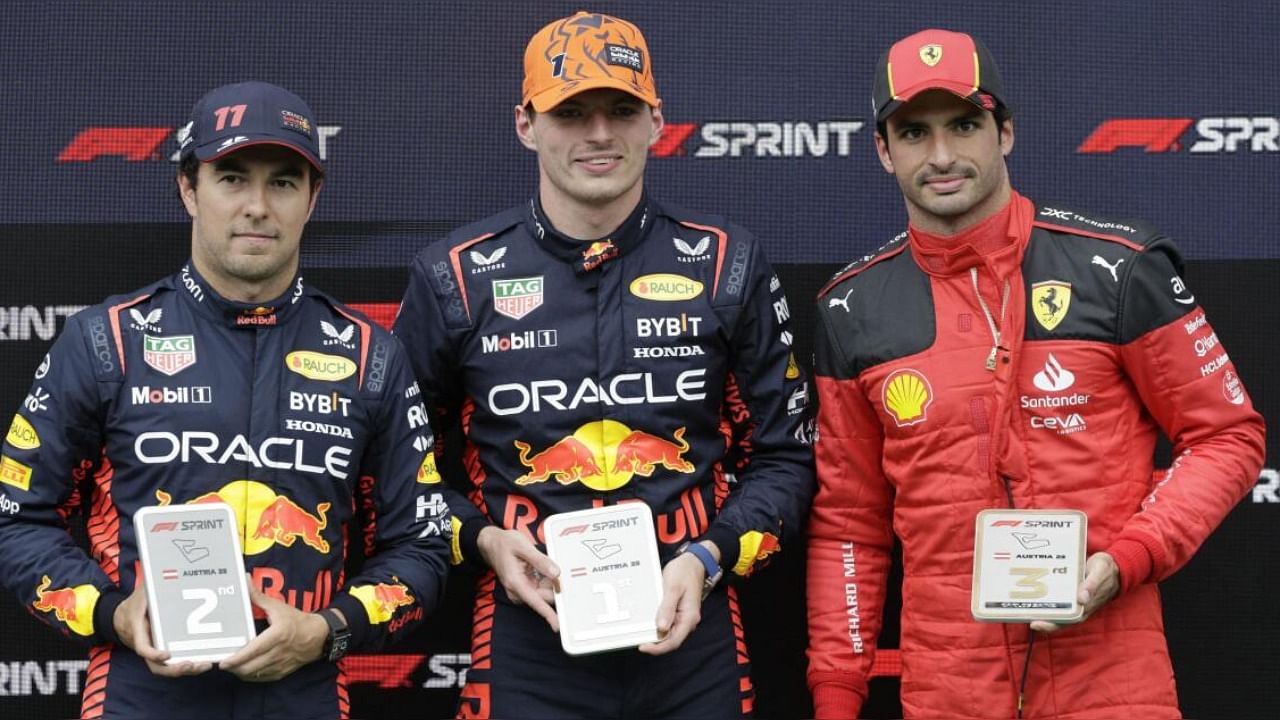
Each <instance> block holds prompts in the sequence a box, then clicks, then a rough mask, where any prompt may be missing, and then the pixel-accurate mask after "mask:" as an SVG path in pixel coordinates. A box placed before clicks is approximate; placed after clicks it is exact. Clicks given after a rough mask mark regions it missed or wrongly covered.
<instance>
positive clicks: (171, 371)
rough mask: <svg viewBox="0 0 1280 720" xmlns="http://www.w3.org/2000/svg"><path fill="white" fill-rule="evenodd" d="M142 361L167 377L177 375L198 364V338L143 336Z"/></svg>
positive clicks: (189, 336)
mask: <svg viewBox="0 0 1280 720" xmlns="http://www.w3.org/2000/svg"><path fill="white" fill-rule="evenodd" d="M142 359H143V360H144V361H146V363H147V364H148V365H150V366H151V367H153V368H155V369H156V370H159V371H160V372H162V373H164V374H165V375H177V374H178V373H180V372H182V371H183V370H186V369H187V368H189V367H191V366H192V365H195V364H196V338H195V336H194V335H174V336H171V337H155V336H153V335H143V336H142Z"/></svg>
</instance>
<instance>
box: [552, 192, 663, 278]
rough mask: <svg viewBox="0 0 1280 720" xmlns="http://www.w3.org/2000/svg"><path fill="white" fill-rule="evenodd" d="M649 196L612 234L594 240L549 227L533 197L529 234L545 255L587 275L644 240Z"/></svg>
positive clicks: (644, 197)
mask: <svg viewBox="0 0 1280 720" xmlns="http://www.w3.org/2000/svg"><path fill="white" fill-rule="evenodd" d="M650 205H651V203H650V202H649V196H648V195H642V196H641V197H640V202H639V203H638V204H637V205H636V208H635V209H634V210H632V211H631V214H630V215H628V216H627V219H626V220H623V221H622V224H621V225H619V226H618V229H616V230H614V231H613V232H612V233H610V234H608V235H606V236H604V237H602V238H599V239H596V240H578V239H575V238H571V237H569V236H568V235H565V234H564V233H561V232H560V231H559V230H556V228H555V226H554V225H552V224H551V220H550V219H548V218H547V214H546V213H545V212H543V210H542V203H540V202H538V198H537V197H536V196H535V197H533V198H530V200H529V217H528V219H527V222H528V225H529V232H530V234H532V235H533V237H534V239H535V240H537V241H538V244H539V245H541V246H542V247H543V248H544V249H545V250H546V251H547V252H549V253H551V254H552V255H554V256H556V257H558V258H560V259H561V260H563V261H565V262H567V263H570V264H572V265H573V271H574V272H575V273H576V274H578V275H583V274H585V273H589V272H591V271H592V270H595V269H596V268H598V267H600V266H601V265H603V264H604V263H606V262H609V261H610V260H613V259H614V258H618V257H621V256H623V255H626V254H627V253H628V252H630V250H631V249H632V248H634V247H635V246H637V245H639V244H640V242H641V241H642V240H643V239H644V232H645V229H646V228H648V227H649V225H650V224H651V223H650V222H649V218H650V217H651V216H652V215H653V213H652V212H650Z"/></svg>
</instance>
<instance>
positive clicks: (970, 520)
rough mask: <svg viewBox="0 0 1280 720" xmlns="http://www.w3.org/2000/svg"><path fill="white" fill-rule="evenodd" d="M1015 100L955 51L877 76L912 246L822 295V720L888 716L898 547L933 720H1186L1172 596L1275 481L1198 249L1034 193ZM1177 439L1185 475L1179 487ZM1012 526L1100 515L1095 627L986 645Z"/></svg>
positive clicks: (1093, 565) (913, 647) (976, 55)
mask: <svg viewBox="0 0 1280 720" xmlns="http://www.w3.org/2000/svg"><path fill="white" fill-rule="evenodd" d="M939 56H940V60H939ZM949 59H950V61H951V62H950V64H949V62H948V60H949ZM975 59H976V62H975ZM930 61H932V62H933V64H930ZM979 69H980V75H975V73H977V72H978V70H979ZM890 73H892V74H890ZM888 88H893V90H892V91H890V90H888ZM895 93H896V94H895ZM1001 94H1002V93H1001V89H1000V87H999V76H998V74H997V73H996V71H995V67H994V64H993V63H992V62H991V61H990V58H989V56H988V55H987V53H986V51H985V49H984V48H982V46H981V45H980V44H978V43H976V42H975V41H974V40H973V39H972V38H970V37H969V36H967V35H961V34H958V33H950V32H945V31H938V30H928V31H924V32H922V33H919V34H917V35H914V36H911V37H909V38H906V39H904V40H902V41H901V42H899V43H898V44H896V45H895V46H894V47H893V49H892V50H891V51H890V52H889V53H888V55H887V62H886V61H882V63H881V68H880V74H879V75H878V76H877V92H876V108H877V111H878V116H877V120H878V121H879V123H880V125H879V131H878V132H877V135H876V143H877V148H878V150H879V154H880V159H881V162H882V164H884V166H885V168H886V170H888V171H889V172H891V173H893V174H894V175H895V176H896V177H897V179H898V181H899V185H900V186H901V187H902V189H903V193H904V197H905V199H906V203H907V209H908V215H909V217H910V221H911V222H910V225H909V228H908V230H907V232H905V233H903V234H902V235H899V236H898V237H896V238H894V239H893V240H892V241H890V242H889V243H888V244H886V245H885V246H884V247H882V248H880V249H879V250H877V251H876V252H874V253H872V254H870V255H868V256H867V257H864V258H862V259H860V260H858V261H856V262H855V263H853V264H852V265H850V266H849V267H848V268H846V269H845V270H843V271H842V272H840V273H839V274H838V275H837V276H836V277H835V278H834V279H833V280H832V281H831V282H830V283H829V284H828V285H827V286H826V287H825V288H824V289H823V290H822V291H821V293H820V295H819V301H818V314H819V318H818V329H817V337H816V370H815V374H816V384H817V388H818V392H819V400H820V410H819V419H818V437H819V439H818V442H817V445H816V455H817V462H818V478H819V490H818V495H817V497H816V499H815V503H814V509H813V514H812V518H811V525H810V528H811V541H810V547H809V570H808V573H809V574H808V605H809V635H810V647H809V660H810V665H809V684H810V687H811V689H812V691H813V695H814V701H815V707H816V710H817V717H819V718H849V717H854V716H856V715H857V713H858V711H859V709H860V708H861V705H862V702H863V700H864V699H865V697H866V694H867V678H868V674H869V671H870V668H871V664H872V660H873V658H874V656H875V648H876V639H877V635H878V633H879V631H880V627H881V614H882V610H883V605H884V598H885V584H886V576H887V573H888V570H889V564H890V553H891V549H892V544H893V536H894V535H896V536H897V537H898V539H899V540H900V541H901V543H902V556H903V573H904V582H903V608H902V616H901V628H902V631H901V656H902V704H903V712H904V714H905V716H906V717H907V718H943V717H946V718H1010V717H1015V716H1017V717H1023V716H1024V715H1025V717H1029V718H1031V717H1034V718H1050V717H1052V718H1098V719H1102V718H1106V719H1114V718H1176V717H1179V711H1178V707H1177V695H1176V693H1175V689H1174V679H1173V671H1172V667H1171V665H1170V661H1169V657H1168V652H1167V649H1166V645H1165V638H1164V633H1163V625H1162V620H1161V608H1160V598H1159V592H1158V590H1157V587H1156V583H1157V582H1159V581H1160V580H1163V579H1164V578H1166V577H1168V576H1169V575H1170V574H1172V573H1173V572H1175V571H1176V570H1177V569H1178V568H1180V567H1181V566H1182V565H1183V564H1185V563H1186V562H1187V561H1188V559H1189V558H1190V557H1191V556H1192V555H1193V554H1194V553H1195V551H1196V549H1197V548H1198V547H1199V546H1200V544H1201V543H1202V542H1203V541H1204V539H1205V538H1206V537H1207V536H1208V535H1209V534H1210V533H1211V532H1212V531H1213V529H1214V528H1215V527H1216V526H1217V525H1218V524H1219V523H1220V522H1221V521H1222V519H1223V517H1224V516H1225V515H1226V514H1227V512H1228V511H1229V510H1230V509H1231V508H1232V506H1233V505H1235V504H1236V502H1237V501H1239V499H1240V498H1241V497H1242V496H1243V495H1244V494H1245V493H1246V492H1247V491H1248V488H1249V487H1250V486H1251V485H1252V484H1253V482H1254V481H1255V479H1256V478H1257V473H1258V471H1259V469H1260V466H1261V463H1262V456H1263V448H1264V445H1263V436H1264V428H1263V422H1262V418H1261V417H1260V416H1259V414H1258V413H1257V412H1256V411H1255V410H1254V408H1253V406H1252V403H1251V402H1250V400H1249V397H1248V395H1247V394H1246V392H1245V390H1244V387H1243V385H1242V384H1241V381H1240V378H1239V377H1238V376H1237V374H1236V372H1235V368H1234V366H1233V365H1232V363H1231V361H1230V359H1229V358H1228V356H1227V353H1226V351H1225V350H1224V349H1223V347H1222V346H1221V344H1220V343H1219V342H1218V338H1217V336H1216V335H1215V333H1214V331H1213V328H1212V327H1211V326H1210V325H1209V324H1208V321H1207V320H1206V317H1205V313H1204V311H1203V310H1202V309H1201V308H1200V307H1199V305H1198V304H1197V303H1196V300H1195V296H1194V295H1193V293H1192V291H1191V290H1190V289H1189V288H1188V287H1187V286H1186V284H1185V283H1184V282H1183V280H1182V278H1181V274H1182V261H1181V258H1180V256H1179V254H1178V251H1177V249H1176V248H1175V247H1174V245H1173V243H1172V242H1170V241H1169V240H1168V239H1167V238H1166V237H1164V236H1162V235H1160V234H1158V233H1156V232H1154V231H1152V230H1150V229H1148V228H1146V227H1145V226H1143V225H1141V224H1139V223H1135V222H1128V221H1126V222H1115V221H1109V220H1104V219H1101V218H1099V217H1097V216H1094V215H1090V214H1085V213H1080V212H1075V211H1071V210H1066V209H1063V208H1062V207H1059V206H1054V207H1046V206H1041V207H1036V206H1035V205H1033V203H1032V202H1031V201H1030V200H1027V199H1025V198H1023V197H1021V196H1019V195H1018V194H1017V193H1015V192H1013V191H1012V190H1011V188H1010V186H1009V181H1008V174H1007V170H1006V168H1005V163H1004V155H1005V154H1007V153H1008V152H1009V150H1011V149H1012V145H1013V126H1012V120H1011V119H1010V118H1009V117H1008V112H1007V108H1006V107H1005V106H1004V103H1003V102H1002V100H1001ZM1160 432H1164V433H1165V434H1166V435H1167V436H1168V437H1169V438H1170V439H1171V440H1172V441H1173V445H1174V461H1173V465H1172V467H1171V468H1170V469H1169V471H1168V473H1167V474H1166V475H1165V476H1164V477H1163V479H1161V480H1160V481H1159V482H1156V483H1154V484H1153V482H1152V464H1153V459H1152V456H1153V450H1154V447H1155V443H1156V440H1157V436H1158V434H1159V433H1160ZM1004 507H1015V508H1024V509H1029V508H1071V509H1078V510H1082V511H1084V512H1085V513H1087V515H1088V543H1087V557H1088V560H1087V562H1086V565H1085V573H1086V574H1085V580H1084V581H1083V583H1082V586H1081V591H1080V595H1079V600H1080V602H1081V603H1082V604H1083V606H1084V610H1085V614H1086V617H1085V620H1084V621H1083V622H1081V623H1079V624H1076V625H1070V626H1062V627H1059V626H1057V625H1054V624H1051V623H1044V622H1037V623H1032V624H1031V626H1030V627H1028V626H1027V625H1022V624H989V623H979V622H976V621H975V620H974V619H973V617H972V615H971V611H970V590H971V573H972V567H973V557H972V554H973V550H972V547H973V545H972V542H973V527H974V517H975V515H976V514H977V513H978V512H979V511H981V510H983V509H987V508H1004ZM1033 638H1038V641H1033ZM1028 656H1029V660H1028Z"/></svg>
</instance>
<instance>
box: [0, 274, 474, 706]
mask: <svg viewBox="0 0 1280 720" xmlns="http://www.w3.org/2000/svg"><path fill="white" fill-rule="evenodd" d="M431 442H432V435H431V431H430V429H429V427H428V424H427V417H426V413H425V410H424V408H423V406H422V405H421V402H420V401H419V398H418V397H417V389H416V387H415V384H414V380H413V377H412V374H411V372H410V370H409V366H408V364H407V363H406V362H405V358H404V352H403V350H402V349H401V347H400V344H399V343H398V342H397V341H396V340H395V338H394V337H392V336H391V334H390V333H388V332H387V331H386V330H384V329H382V328H380V327H377V326H375V325H373V324H372V323H371V322H369V321H368V320H367V319H366V318H365V317H364V316H362V315H360V314H358V313H356V312H355V311H352V310H350V309H348V308H346V307H344V306H343V305H341V304H339V303H337V302H335V301H334V300H332V299H331V298H329V297H328V296H327V295H324V294H322V293H320V292H318V291H316V290H313V289H312V288H310V287H309V286H307V285H305V284H304V283H303V281H302V278H301V277H298V278H296V280H295V282H294V283H293V284H292V285H291V286H290V289H289V291H288V292H287V293H285V294H284V295H283V296H282V297H280V298H277V299H276V300H274V301H272V302H268V303H263V304H260V305H244V304H240V303H234V302H229V301H227V300H224V299H222V298H220V297H219V296H218V295H217V294H216V293H215V292H214V291H213V290H212V288H210V287H209V286H208V285H207V284H206V283H205V282H204V280H202V279H201V278H200V277H199V275H197V274H196V272H195V271H194V269H190V266H188V268H184V269H183V270H182V271H181V272H179V273H176V274H174V275H172V276H170V277H168V278H166V279H164V280H161V281H160V282H158V283H156V284H154V285H151V286H150V287H147V288H143V289H142V290H139V291H137V292H134V293H130V294H128V295H123V296H118V297H113V298H110V299H108V300H107V301H106V302H104V303H103V304H100V305H96V306H94V307H91V308H88V309H86V310H84V311H83V312H81V313H79V314H77V315H75V316H73V317H72V318H70V319H69V320H68V321H67V326H66V329H65V330H64V331H63V333H62V334H61V336H60V337H59V338H58V340H57V341H56V342H55V343H54V346H53V348H52V350H51V351H50V352H49V355H48V356H46V358H45V361H44V363H43V364H41V366H40V368H39V369H38V370H37V371H36V376H35V381H34V383H33V385H32V389H31V393H30V395H28V397H27V400H26V401H25V402H24V404H23V407H21V408H19V410H18V415H17V417H16V418H15V419H14V421H13V425H12V427H11V429H10V431H9V435H8V436H7V437H6V439H5V444H4V456H3V458H2V459H0V465H2V467H3V470H2V473H3V475H2V477H0V480H2V482H0V491H3V493H4V494H6V495H7V497H8V499H9V500H10V501H11V503H12V504H11V505H10V507H13V508H18V509H17V510H16V511H14V512H10V513H0V546H3V547H4V548H6V551H5V552H4V553H3V554H0V578H2V579H3V582H4V584H5V585H6V586H7V587H8V589H9V590H10V591H12V592H14V593H16V594H17V596H18V598H19V600H20V601H21V602H22V603H23V604H24V605H25V606H26V607H27V609H28V610H29V611H31V612H32V613H33V614H34V615H36V616H37V617H39V618H40V619H41V620H43V621H45V622H47V623H49V624H50V625H53V626H54V627H57V628H60V629H61V630H62V631H63V632H64V633H65V634H67V635H68V636H70V637H73V638H79V639H83V640H86V641H88V642H90V643H92V645H93V647H92V649H91V650H90V655H89V657H90V661H89V670H88V676H87V677H86V678H85V686H84V688H85V689H84V699H83V705H82V709H81V715H82V717H114V718H129V719H131V720H132V719H135V718H143V717H154V718H178V717H182V718H206V717H207V718H250V717H252V718H282V719H283V718H290V719H295V718H335V717H346V715H347V708H348V705H349V703H348V699H347V689H346V684H345V680H344V677H343V674H342V672H341V670H340V668H339V667H337V666H335V665H334V664H333V663H330V662H328V661H318V662H314V663H311V664H309V665H306V666H303V667H302V668H299V669H298V670H297V671H296V672H294V673H293V674H291V675H289V676H288V677H286V678H284V679H282V680H280V681H278V682H272V683H249V682H242V681H240V680H239V679H237V678H236V677H234V676H233V675H231V674H230V673H226V672H223V671H219V670H212V671H209V672H206V673H203V674H201V675H198V676H194V677H187V678H180V679H171V678H164V677H159V676H156V675H153V674H152V673H151V672H150V670H149V669H148V668H147V666H146V664H145V663H144V662H143V661H142V659H141V658H139V657H138V656H137V655H136V654H134V653H133V652H132V651H130V650H129V649H128V648H126V647H124V646H123V645H120V644H118V642H117V640H118V639H117V637H116V635H115V631H114V628H113V624H112V617H113V615H114V612H115V609H116V607H117V606H118V605H119V604H120V603H121V602H122V601H123V599H124V598H125V597H126V596H127V594H128V593H129V592H130V591H132V590H133V588H134V585H135V583H136V582H137V580H138V569H137V568H138V566H137V563H138V552H137V545H136V542H135V539H134V526H133V522H132V517H133V514H134V513H135V512H136V511H137V510H138V509H139V508H142V507H145V506H149V505H165V504H170V503H173V504H180V503H189V502H203V501H208V500H222V501H223V502H226V503H228V504H230V505H231V506H232V507H233V508H234V509H235V511H236V515H237V520H238V522H239V525H240V544H241V549H242V552H243V554H244V564H245V570H246V571H247V572H248V573H249V574H250V575H251V577H252V582H253V583H254V584H255V585H257V586H258V587H259V588H260V589H261V590H262V591H263V592H265V593H266V594H268V595H271V596H273V597H275V598H278V599H280V600H283V601H285V602H288V603H289V604H291V605H293V606H295V607H297V608H299V609H300V610H303V611H314V610H317V609H320V608H323V607H327V606H332V607H336V608H340V609H341V610H342V612H343V614H344V615H345V616H346V618H347V622H348V624H349V626H350V628H351V632H352V647H354V648H365V649H372V648H376V647H378V646H380V645H382V644H383V643H385V642H387V641H389V640H392V639H394V638H396V637H400V636H403V635H405V634H406V633H407V632H408V631H409V630H410V629H411V628H412V627H413V626H414V625H416V624H417V623H418V621H420V620H421V619H422V618H423V616H424V615H426V614H429V613H430V612H431V611H432V610H433V609H434V608H435V607H436V605H437V603H438V601H439V598H440V595H441V593H442V590H443V586H444V580H445V574H446V573H447V572H448V555H449V550H448V540H447V532H448V529H449V526H450V518H449V515H448V506H447V505H446V503H445V501H444V499H443V496H442V494H441V493H440V491H439V488H440V486H439V485H433V484H430V483H435V482H438V481H439V476H438V475H437V474H436V473H435V466H434V456H433V455H432V454H431V453H430V452H426V451H427V449H428V447H429V446H430V444H431ZM424 482H425V483H428V484H423V483H424ZM77 509H79V510H82V511H85V514H86V515H87V529H88V539H89V543H90V548H89V550H90V552H89V554H86V553H85V552H84V550H82V549H81V548H79V547H77V546H76V545H75V543H74V542H73V540H72V537H71V535H70V534H69V533H68V532H67V522H68V519H69V515H71V513H73V512H74V511H76V510H77ZM348 555H351V556H352V558H351V559H352V561H353V562H354V561H355V559H356V558H357V557H361V556H363V557H364V561H363V562H362V563H356V564H355V566H356V567H355V570H354V574H353V575H352V576H349V577H348V576H345V570H344V568H345V567H346V565H344V563H345V561H346V560H347V558H348ZM91 556H92V557H91ZM255 614H258V613H256V612H255ZM263 627H264V625H263V624H261V623H259V631H261V629H262V628H263Z"/></svg>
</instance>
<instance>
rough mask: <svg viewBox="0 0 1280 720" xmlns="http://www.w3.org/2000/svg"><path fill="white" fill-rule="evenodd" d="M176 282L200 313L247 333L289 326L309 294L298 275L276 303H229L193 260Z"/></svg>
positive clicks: (270, 301)
mask: <svg viewBox="0 0 1280 720" xmlns="http://www.w3.org/2000/svg"><path fill="white" fill-rule="evenodd" d="M174 281H175V282H174V284H175V286H176V288H177V290H178V291H179V294H180V295H183V296H185V297H186V298H187V299H188V300H190V301H191V304H192V305H194V306H195V308H196V311H197V312H199V313H201V314H203V315H204V316H205V317H207V318H209V319H210V320H212V321H214V322H218V323H223V324H225V325H227V326H229V327H233V328H243V329H252V328H259V327H273V326H275V325H280V324H283V323H285V322H287V321H288V320H289V318H290V317H291V316H292V314H293V312H294V311H295V310H296V309H297V307H298V305H297V303H298V300H299V299H301V298H302V296H303V295H304V294H306V292H307V290H308V288H307V286H306V285H305V284H304V283H303V281H302V275H301V274H298V275H295V276H294V278H293V281H292V282H290V283H289V289H288V290H286V291H285V292H284V293H283V294H282V295H280V296H279V297H277V298H275V299H273V300H269V301H267V302H261V303H242V302H236V301H234V300H228V299H226V298H224V297H222V296H221V295H219V294H218V293H217V291H215V290H214V289H213V286H211V285H210V284H209V283H208V282H206V281H205V279H204V278H203V277H202V276H201V275H200V273H199V272H198V271H197V270H196V267H195V263H193V262H191V261H190V260H188V261H187V263H186V264H185V265H183V266H182V270H180V271H178V274H177V276H175V278H174Z"/></svg>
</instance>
